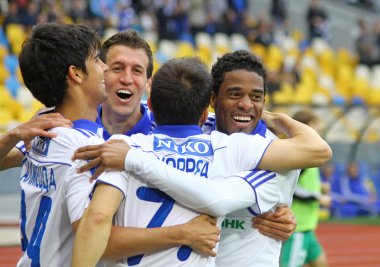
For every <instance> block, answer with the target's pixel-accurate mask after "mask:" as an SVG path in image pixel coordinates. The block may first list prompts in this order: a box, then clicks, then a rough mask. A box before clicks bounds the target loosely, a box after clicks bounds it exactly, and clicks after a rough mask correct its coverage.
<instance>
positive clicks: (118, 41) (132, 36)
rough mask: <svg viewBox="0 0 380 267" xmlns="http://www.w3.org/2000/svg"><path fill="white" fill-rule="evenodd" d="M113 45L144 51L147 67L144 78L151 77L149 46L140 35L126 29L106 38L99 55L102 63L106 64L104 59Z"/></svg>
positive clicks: (150, 51)
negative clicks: (146, 57)
mask: <svg viewBox="0 0 380 267" xmlns="http://www.w3.org/2000/svg"><path fill="white" fill-rule="evenodd" d="M115 45H124V46H127V47H131V48H133V49H140V48H142V49H144V51H145V53H146V55H147V56H148V60H149V62H148V67H147V70H146V76H147V77H148V78H150V77H152V73H153V54H152V50H151V49H150V46H149V44H148V43H147V41H145V39H144V38H142V37H141V35H140V34H139V33H138V32H136V31H135V30H132V29H128V30H125V31H122V32H118V33H116V34H114V35H112V36H111V37H110V38H108V39H107V40H106V41H105V42H104V43H103V45H102V52H101V54H100V58H101V59H102V60H103V62H106V57H107V53H108V51H109V49H110V48H111V47H112V46H115Z"/></svg>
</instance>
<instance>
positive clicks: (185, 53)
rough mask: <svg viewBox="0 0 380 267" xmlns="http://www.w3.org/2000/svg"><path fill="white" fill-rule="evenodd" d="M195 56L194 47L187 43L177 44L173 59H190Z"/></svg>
mask: <svg viewBox="0 0 380 267" xmlns="http://www.w3.org/2000/svg"><path fill="white" fill-rule="evenodd" d="M194 55H195V51H194V47H193V45H192V44H190V43H188V42H179V43H178V44H177V51H176V53H175V57H191V56H194Z"/></svg>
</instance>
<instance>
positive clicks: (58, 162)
mask: <svg viewBox="0 0 380 267" xmlns="http://www.w3.org/2000/svg"><path fill="white" fill-rule="evenodd" d="M29 158H31V159H33V160H34V161H37V162H38V163H53V164H62V165H66V166H69V167H71V166H72V164H69V163H66V162H60V161H42V160H38V159H36V158H33V157H32V156H31V155H30V154H29Z"/></svg>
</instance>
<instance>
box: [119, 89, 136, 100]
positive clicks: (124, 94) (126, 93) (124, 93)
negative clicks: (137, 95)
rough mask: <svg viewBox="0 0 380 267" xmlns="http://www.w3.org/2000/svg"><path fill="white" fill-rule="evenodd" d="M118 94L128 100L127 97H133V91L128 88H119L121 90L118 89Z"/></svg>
mask: <svg viewBox="0 0 380 267" xmlns="http://www.w3.org/2000/svg"><path fill="white" fill-rule="evenodd" d="M116 95H117V96H118V97H119V98H121V99H122V100H127V99H129V98H131V96H132V95H133V93H132V92H131V91H130V90H127V89H119V90H117V92H116Z"/></svg>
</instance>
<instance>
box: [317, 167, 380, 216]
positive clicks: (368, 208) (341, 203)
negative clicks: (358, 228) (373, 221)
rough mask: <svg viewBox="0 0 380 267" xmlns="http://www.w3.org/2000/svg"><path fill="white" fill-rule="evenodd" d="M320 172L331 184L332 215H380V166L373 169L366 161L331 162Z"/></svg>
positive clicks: (323, 178) (329, 184)
mask: <svg viewBox="0 0 380 267" xmlns="http://www.w3.org/2000/svg"><path fill="white" fill-rule="evenodd" d="M379 167H380V166H379ZM321 175H322V181H323V182H324V183H325V184H327V185H328V186H329V187H330V194H331V197H332V203H331V206H330V212H331V214H330V216H332V217H336V218H352V217H357V216H372V217H374V216H379V215H380V198H379V194H378V192H380V191H379V189H380V188H379V186H380V168H379V169H378V170H375V171H372V170H371V168H369V166H368V165H367V164H366V163H359V162H355V161H354V162H350V163H338V164H328V165H326V166H324V167H323V168H322V169H321Z"/></svg>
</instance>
